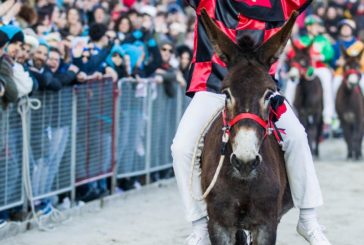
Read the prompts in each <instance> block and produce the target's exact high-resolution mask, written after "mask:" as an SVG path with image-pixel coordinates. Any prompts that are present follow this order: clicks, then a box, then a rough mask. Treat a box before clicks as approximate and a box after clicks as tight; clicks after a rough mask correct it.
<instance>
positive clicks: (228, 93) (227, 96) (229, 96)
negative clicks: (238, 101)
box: [222, 89, 231, 100]
mask: <svg viewBox="0 0 364 245" xmlns="http://www.w3.org/2000/svg"><path fill="white" fill-rule="evenodd" d="M222 93H223V94H225V96H226V100H230V99H231V95H230V92H229V91H228V90H227V89H226V90H223V91H222Z"/></svg>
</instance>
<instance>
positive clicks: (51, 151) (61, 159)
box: [29, 87, 72, 200]
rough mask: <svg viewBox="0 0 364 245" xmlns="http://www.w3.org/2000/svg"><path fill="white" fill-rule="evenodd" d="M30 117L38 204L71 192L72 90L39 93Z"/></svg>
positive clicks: (33, 175) (32, 157) (32, 175)
mask: <svg viewBox="0 0 364 245" xmlns="http://www.w3.org/2000/svg"><path fill="white" fill-rule="evenodd" d="M33 97H35V98H37V99H39V100H40V102H41V104H42V106H41V108H40V109H39V110H32V111H31V116H30V152H29V160H30V173H31V182H32V190H33V196H34V200H37V199H41V198H45V197H49V196H53V195H56V194H59V193H62V192H67V191H71V189H72V185H71V182H72V181H71V128H72V114H71V113H70V112H71V111H72V87H66V88H64V89H62V90H61V91H60V92H57V93H56V92H51V91H46V92H37V93H35V94H34V96H33Z"/></svg>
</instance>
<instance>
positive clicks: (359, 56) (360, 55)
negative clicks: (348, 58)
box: [356, 47, 364, 62]
mask: <svg viewBox="0 0 364 245" xmlns="http://www.w3.org/2000/svg"><path fill="white" fill-rule="evenodd" d="M363 54H364V47H363V48H362V49H361V51H360V52H359V54H358V55H357V56H356V58H357V59H358V61H359V62H360V61H361V58H362V57H363Z"/></svg>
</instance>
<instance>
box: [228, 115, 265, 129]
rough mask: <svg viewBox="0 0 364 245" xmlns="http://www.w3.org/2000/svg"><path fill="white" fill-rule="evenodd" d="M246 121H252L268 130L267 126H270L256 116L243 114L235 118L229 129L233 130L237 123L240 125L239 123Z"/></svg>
mask: <svg viewBox="0 0 364 245" xmlns="http://www.w3.org/2000/svg"><path fill="white" fill-rule="evenodd" d="M244 119H251V120H253V121H255V122H257V123H258V124H259V125H260V126H262V127H263V128H267V125H268V123H267V122H266V121H264V120H263V119H262V118H261V117H259V116H257V115H255V114H252V113H241V114H239V115H237V116H236V117H234V119H233V120H231V121H230V122H229V127H230V128H232V127H233V126H234V125H235V124H236V123H238V122H239V121H241V120H244Z"/></svg>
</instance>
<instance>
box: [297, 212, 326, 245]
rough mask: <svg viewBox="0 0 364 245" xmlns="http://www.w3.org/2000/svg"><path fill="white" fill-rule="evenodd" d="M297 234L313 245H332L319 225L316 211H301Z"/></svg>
mask: <svg viewBox="0 0 364 245" xmlns="http://www.w3.org/2000/svg"><path fill="white" fill-rule="evenodd" d="M297 232H298V234H300V235H301V236H302V237H303V238H305V239H306V241H308V242H309V243H310V244H311V245H331V243H330V242H329V240H328V239H327V238H326V236H325V234H324V233H323V229H322V226H321V225H320V224H319V223H318V221H317V218H316V212H315V209H313V208H311V209H301V210H300V219H299V221H298V224H297Z"/></svg>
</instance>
